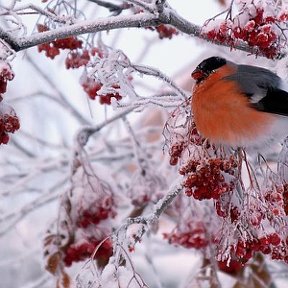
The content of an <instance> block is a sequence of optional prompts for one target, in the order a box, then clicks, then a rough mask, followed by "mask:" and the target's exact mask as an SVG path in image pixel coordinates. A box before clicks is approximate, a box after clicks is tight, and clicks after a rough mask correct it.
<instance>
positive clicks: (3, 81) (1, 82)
mask: <svg viewBox="0 0 288 288" xmlns="http://www.w3.org/2000/svg"><path fill="white" fill-rule="evenodd" d="M13 78H14V73H13V71H12V69H11V67H10V66H9V65H8V64H7V63H5V62H2V61H1V62H0V93H1V94H2V93H5V92H6V89H7V81H11V80H13Z"/></svg>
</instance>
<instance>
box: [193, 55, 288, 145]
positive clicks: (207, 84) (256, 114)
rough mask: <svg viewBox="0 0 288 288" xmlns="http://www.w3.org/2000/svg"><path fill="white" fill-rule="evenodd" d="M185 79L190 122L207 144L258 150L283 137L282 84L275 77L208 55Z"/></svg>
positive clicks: (286, 129)
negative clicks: (188, 86) (188, 80)
mask: <svg viewBox="0 0 288 288" xmlns="http://www.w3.org/2000/svg"><path fill="white" fill-rule="evenodd" d="M191 76H192V78H193V79H195V80H196V84H195V86H194V88H193V92H192V93H193V95H192V102H191V104H192V112H193V114H194V121H195V124H196V127H197V129H198V131H199V132H200V134H201V135H202V136H204V137H205V138H208V139H209V140H210V141H211V142H213V143H215V144H217V143H218V144H224V145H229V146H231V147H235V148H237V147H245V148H253V149H257V150H260V149H262V148H263V147H267V146H271V145H272V144H274V143H277V142H280V141H281V140H283V139H284V138H285V137H286V136H287V135H288V117H287V116H288V92H287V91H288V86H287V84H285V82H284V81H283V80H282V79H281V78H280V77H278V76H277V75H276V74H275V73H273V72H271V71H269V70H267V69H264V68H261V67H256V66H249V65H237V64H236V63H233V62H231V61H228V60H226V59H224V58H221V57H210V58H208V59H205V60H203V61H202V62H201V63H200V64H199V65H198V66H197V67H196V69H195V70H194V71H193V72H192V75H191Z"/></svg>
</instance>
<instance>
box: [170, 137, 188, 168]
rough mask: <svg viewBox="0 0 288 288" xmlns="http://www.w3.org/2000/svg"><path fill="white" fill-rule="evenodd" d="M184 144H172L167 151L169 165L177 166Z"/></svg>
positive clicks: (181, 142) (180, 142)
mask: <svg viewBox="0 0 288 288" xmlns="http://www.w3.org/2000/svg"><path fill="white" fill-rule="evenodd" d="M184 148H185V143H184V142H183V141H178V142H176V143H174V144H173V145H172V146H171V147H170V149H169V155H170V165H172V166H174V165H177V163H178V161H179V159H180V158H181V155H182V152H183V151H184Z"/></svg>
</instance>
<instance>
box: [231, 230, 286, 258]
mask: <svg viewBox="0 0 288 288" xmlns="http://www.w3.org/2000/svg"><path fill="white" fill-rule="evenodd" d="M287 248H288V247H287V243H286V242H285V241H283V240H282V239H281V237H280V236H279V235H278V234H277V233H270V234H268V235H266V236H263V237H260V238H254V239H252V240H247V241H243V240H239V241H238V242H237V244H236V245H235V247H233V250H234V254H235V256H236V257H237V259H239V261H241V262H242V263H246V262H247V261H248V260H249V259H250V258H252V257H253V256H254V254H255V253H257V252H262V253H263V254H266V255H268V254H270V255H271V258H272V259H278V260H284V261H285V262H287V260H288V250H287Z"/></svg>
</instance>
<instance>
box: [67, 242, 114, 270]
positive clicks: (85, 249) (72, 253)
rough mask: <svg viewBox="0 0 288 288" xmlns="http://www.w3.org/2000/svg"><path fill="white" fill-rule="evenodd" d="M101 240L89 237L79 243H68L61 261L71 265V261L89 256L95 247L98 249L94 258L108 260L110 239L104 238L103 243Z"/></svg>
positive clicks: (110, 246)
mask: <svg viewBox="0 0 288 288" xmlns="http://www.w3.org/2000/svg"><path fill="white" fill-rule="evenodd" d="M101 241H102V240H97V239H95V238H91V239H88V240H85V241H83V242H80V243H73V244H72V245H69V246H68V247H67V249H66V250H65V251H64V258H63V261H64V263H65V265H66V266H71V265H72V263H73V262H79V261H83V260H86V259H87V258H89V257H91V255H92V254H93V253H94V251H95V249H96V248H98V250H97V253H96V256H95V258H96V259H97V260H99V258H100V259H101V258H102V259H103V260H104V259H105V260H108V259H109V258H110V257H111V256H112V254H113V246H112V242H111V240H110V239H107V240H105V241H104V242H103V243H101ZM100 243H101V244H100ZM98 246H99V247H98Z"/></svg>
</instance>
